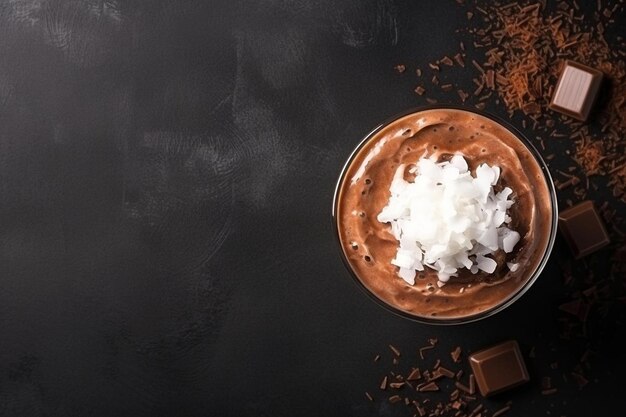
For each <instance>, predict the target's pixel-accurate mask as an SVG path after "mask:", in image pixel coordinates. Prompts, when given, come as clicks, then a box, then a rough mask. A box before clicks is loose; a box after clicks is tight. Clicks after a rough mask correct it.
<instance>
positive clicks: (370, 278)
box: [333, 106, 558, 324]
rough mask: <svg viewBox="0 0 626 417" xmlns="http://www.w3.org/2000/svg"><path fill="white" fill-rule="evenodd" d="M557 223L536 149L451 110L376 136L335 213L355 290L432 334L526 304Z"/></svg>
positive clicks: (481, 119) (499, 127) (494, 125)
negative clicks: (428, 326) (438, 327)
mask: <svg viewBox="0 0 626 417" xmlns="http://www.w3.org/2000/svg"><path fill="white" fill-rule="evenodd" d="M557 217H558V210H557V203H556V193H555V190H554V185H553V183H552V179H551V177H550V174H549V172H548V168H547V166H546V164H545V162H544V161H543V160H542V158H541V156H540V155H539V153H538V152H537V150H536V149H535V148H534V147H533V146H532V144H531V143H530V142H529V141H528V140H527V139H526V138H525V137H524V136H523V135H522V134H521V133H520V132H518V131H517V130H515V129H514V128H513V127H511V126H509V125H507V124H506V123H504V122H502V121H500V120H498V119H497V118H495V117H493V116H490V115H487V114H486V113H484V112H481V113H478V112H475V111H470V110H466V109H462V108H454V107H449V106H448V107H429V108H425V109H419V110H414V111H410V112H408V113H405V114H402V115H400V116H398V117H395V118H393V119H392V120H390V121H388V122H386V123H383V124H381V125H380V126H378V127H377V128H376V129H374V131H372V132H371V133H370V134H369V135H367V136H366V137H365V138H364V139H363V141H362V142H361V143H360V144H359V145H358V146H357V147H356V149H355V150H354V151H353V153H352V155H351V156H350V157H349V159H348V161H347V163H346V164H345V166H344V168H343V170H342V173H341V176H340V178H339V181H338V183H337V187H336V190H335V196H334V201H333V221H334V225H335V233H336V236H337V238H338V241H339V244H340V247H341V256H342V259H343V261H344V263H345V264H346V266H347V267H348V269H349V271H350V272H351V274H352V275H353V277H354V279H355V281H356V283H357V284H358V285H359V286H360V287H361V288H363V289H364V290H365V292H366V293H367V294H368V295H370V296H371V297H372V298H373V299H374V300H375V301H377V302H378V303H380V304H381V305H383V306H384V307H386V308H387V309H389V310H391V311H392V312H395V313H397V314H399V315H401V316H403V317H406V318H410V319H413V320H416V321H420V322H426V323H435V324H457V323H466V322H471V321H475V320H479V319H481V318H484V317H488V316H490V315H492V314H494V313H496V312H498V311H501V310H502V309H504V308H506V307H507V306H509V305H511V304H512V303H513V302H514V301H515V300H517V299H519V298H520V297H521V296H522V294H524V292H526V291H527V290H528V288H530V286H531V285H532V284H533V282H534V281H535V280H536V279H537V277H538V276H539V274H540V273H541V271H542V269H543V267H544V266H545V264H546V262H547V260H548V257H549V255H550V251H551V249H552V246H553V243H554V239H555V234H556V225H557Z"/></svg>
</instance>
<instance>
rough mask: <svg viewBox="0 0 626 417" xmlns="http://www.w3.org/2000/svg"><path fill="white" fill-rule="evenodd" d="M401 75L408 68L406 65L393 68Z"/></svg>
mask: <svg viewBox="0 0 626 417" xmlns="http://www.w3.org/2000/svg"><path fill="white" fill-rule="evenodd" d="M393 68H394V69H395V70H396V71H397V72H398V73H399V74H402V73H403V72H404V71H406V66H405V65H402V64H400V65H396V66H395V67H393Z"/></svg>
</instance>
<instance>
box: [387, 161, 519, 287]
mask: <svg viewBox="0 0 626 417" xmlns="http://www.w3.org/2000/svg"><path fill="white" fill-rule="evenodd" d="M406 169H407V165H400V166H399V167H398V169H397V170H396V173H395V175H394V178H393V181H392V183H391V186H390V190H389V191H390V194H391V196H390V198H389V202H388V204H387V205H386V206H385V207H384V208H383V209H382V211H381V212H380V213H379V214H378V221H379V222H381V223H390V225H391V228H390V231H391V233H392V234H393V236H394V237H395V238H396V240H398V242H399V246H398V251H397V252H396V256H395V258H394V259H393V260H392V261H391V263H392V264H393V265H395V266H397V267H398V268H399V271H398V275H399V276H400V278H402V279H403V280H405V281H406V282H407V283H408V284H410V285H413V284H414V283H415V271H416V270H417V271H422V270H424V267H428V268H431V269H434V270H435V271H437V275H438V278H439V281H438V285H439V286H442V285H444V284H445V283H446V282H447V281H448V280H449V279H451V277H456V276H457V275H458V270H459V269H461V268H466V269H468V270H470V272H471V273H473V274H476V273H478V272H479V271H483V272H485V273H487V274H492V273H493V272H494V271H495V270H496V269H497V267H498V264H497V262H496V261H495V260H494V259H493V258H491V257H490V256H492V255H493V254H494V253H496V252H497V251H500V250H503V251H504V252H506V253H510V252H512V251H513V249H514V248H515V245H516V244H517V243H518V242H519V240H520V235H519V233H517V232H515V231H513V230H511V229H509V228H508V227H506V226H504V225H505V224H507V225H508V224H509V223H510V222H511V221H512V219H511V217H510V215H509V213H508V209H510V208H511V206H512V205H513V204H514V201H513V200H512V199H511V196H512V195H513V190H512V189H511V188H509V187H505V188H503V189H502V191H500V192H499V193H497V194H496V193H495V191H494V189H493V186H495V185H497V183H498V180H499V178H500V173H501V171H500V168H499V167H497V166H494V167H491V166H489V165H488V164H481V165H479V166H478V167H477V168H476V171H475V173H474V175H472V173H471V172H470V171H469V167H468V164H467V161H466V160H465V158H463V156H462V155H454V156H453V157H452V158H451V159H450V161H443V162H439V163H437V162H436V161H435V160H434V159H429V158H426V157H425V156H423V157H422V158H420V159H419V160H418V161H417V163H416V164H415V166H408V170H409V172H411V173H414V174H415V179H414V181H413V182H408V181H406V180H405V179H404V173H405V171H406ZM507 265H508V266H509V269H510V270H511V271H513V270H514V269H512V268H517V266H516V264H507ZM511 265H515V266H513V267H512V266H511Z"/></svg>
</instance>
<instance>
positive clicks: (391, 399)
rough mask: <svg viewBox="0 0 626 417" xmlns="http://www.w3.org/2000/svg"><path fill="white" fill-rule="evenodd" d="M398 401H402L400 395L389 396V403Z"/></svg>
mask: <svg viewBox="0 0 626 417" xmlns="http://www.w3.org/2000/svg"><path fill="white" fill-rule="evenodd" d="M400 401H402V397H400V396H399V395H392V396H391V397H389V402H390V403H391V404H395V403H397V402H400Z"/></svg>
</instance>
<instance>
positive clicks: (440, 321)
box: [332, 104, 558, 325]
mask: <svg viewBox="0 0 626 417" xmlns="http://www.w3.org/2000/svg"><path fill="white" fill-rule="evenodd" d="M447 109H449V110H460V111H465V112H468V113H474V114H477V115H479V116H482V117H486V118H488V119H490V120H492V121H494V122H495V123H497V124H499V125H500V126H502V127H503V128H504V129H506V130H508V131H509V132H511V133H512V134H513V135H514V136H515V137H516V138H517V139H519V140H520V142H522V143H523V144H524V146H526V148H527V149H528V150H529V152H530V153H531V155H532V156H533V157H534V158H535V160H536V161H537V163H538V164H539V167H540V168H541V171H542V173H543V177H544V180H545V182H546V186H547V187H548V193H549V194H550V206H551V209H552V219H551V225H550V236H549V237H548V243H547V246H546V249H545V251H544V253H543V255H542V259H541V261H540V262H539V264H538V265H537V267H536V268H535V270H534V271H533V273H532V274H531V275H530V277H529V278H528V279H527V280H526V281H525V282H524V283H523V285H522V286H520V287H519V288H518V289H517V290H516V291H515V293H513V294H512V295H511V296H509V297H508V298H506V299H505V300H504V301H503V302H501V303H498V304H497V305H495V306H493V307H491V308H490V309H488V310H485V311H481V312H479V313H476V314H472V315H469V316H461V317H451V318H432V317H429V316H418V315H415V314H411V313H409V312H407V311H404V310H401V309H399V308H397V307H395V306H393V305H391V304H390V303H387V302H386V301H384V300H382V299H381V298H379V297H378V296H377V295H376V294H375V293H374V292H373V291H371V290H370V289H369V288H367V287H366V286H365V284H364V283H363V281H362V280H361V279H360V278H359V276H358V274H357V273H356V272H355V271H354V269H353V267H352V265H351V264H350V261H349V260H348V258H347V256H346V253H345V251H344V248H343V245H342V244H341V236H340V234H339V218H338V215H337V208H338V204H339V193H340V191H341V189H342V188H343V187H342V185H343V183H344V180H345V176H346V173H347V171H348V169H349V168H350V166H351V164H352V162H353V160H354V158H355V157H356V156H357V155H358V154H359V152H360V151H361V149H362V148H363V147H364V146H365V145H366V144H367V143H368V142H369V141H370V140H371V139H372V137H373V136H374V135H376V134H377V133H378V132H379V131H380V130H382V129H383V128H385V127H386V126H388V125H389V124H391V123H393V122H395V121H396V120H399V119H401V118H403V117H405V116H408V115H411V114H415V113H421V112H425V111H429V110H447ZM332 222H333V231H334V235H335V239H336V242H337V244H338V245H339V251H340V253H341V260H342V261H343V264H344V266H345V267H346V268H347V270H348V271H349V273H350V274H351V275H352V278H353V281H354V282H355V283H356V284H357V286H358V287H359V288H361V290H362V291H364V292H365V293H366V294H367V296H368V297H369V298H370V299H372V300H373V301H374V302H376V304H378V305H379V306H381V307H383V308H384V309H385V310H387V311H390V312H392V313H394V314H396V315H398V316H400V317H404V318H406V319H409V320H411V321H415V322H419V323H423V324H435V325H455V324H467V323H473V322H476V321H479V320H483V319H485V318H487V317H491V316H493V315H495V314H496V313H499V312H501V311H502V310H504V309H506V308H507V307H509V306H511V305H512V304H513V303H514V302H516V301H517V300H519V299H520V298H521V297H522V296H523V295H524V294H525V293H526V292H527V291H528V290H529V289H530V287H532V285H533V284H534V283H535V281H537V279H538V278H539V275H541V272H543V269H544V268H545V266H546V264H547V263H548V259H549V258H550V254H551V252H552V248H553V246H554V241H555V239H556V231H557V224H558V203H557V198H556V189H555V187H554V182H553V180H552V176H551V175H550V170H549V169H548V165H547V164H546V162H545V161H544V159H543V158H542V156H541V154H540V153H539V151H538V150H537V148H536V147H535V145H533V144H532V142H531V141H530V140H529V139H528V138H527V137H526V135H525V134H524V133H522V132H521V131H520V130H519V129H517V128H516V127H515V126H513V125H512V124H511V123H510V122H508V121H506V120H503V119H502V118H501V117H499V116H496V115H494V114H492V113H489V112H487V111H484V110H477V109H469V108H466V107H464V106H459V105H443V104H442V105H429V106H420V107H413V108H411V109H408V110H405V111H403V112H401V113H399V114H396V115H394V116H391V117H389V118H387V119H386V120H385V121H383V122H382V123H379V124H378V125H377V126H376V127H375V128H374V129H373V130H371V131H370V132H369V133H368V134H366V135H365V136H364V137H363V139H361V141H360V142H359V143H358V144H357V145H356V147H355V148H354V150H353V151H352V152H351V153H350V155H349V156H348V159H347V160H346V162H345V164H344V165H343V167H342V169H341V172H340V174H339V179H338V180H337V184H336V185H335V191H334V194H333V207H332Z"/></svg>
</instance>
